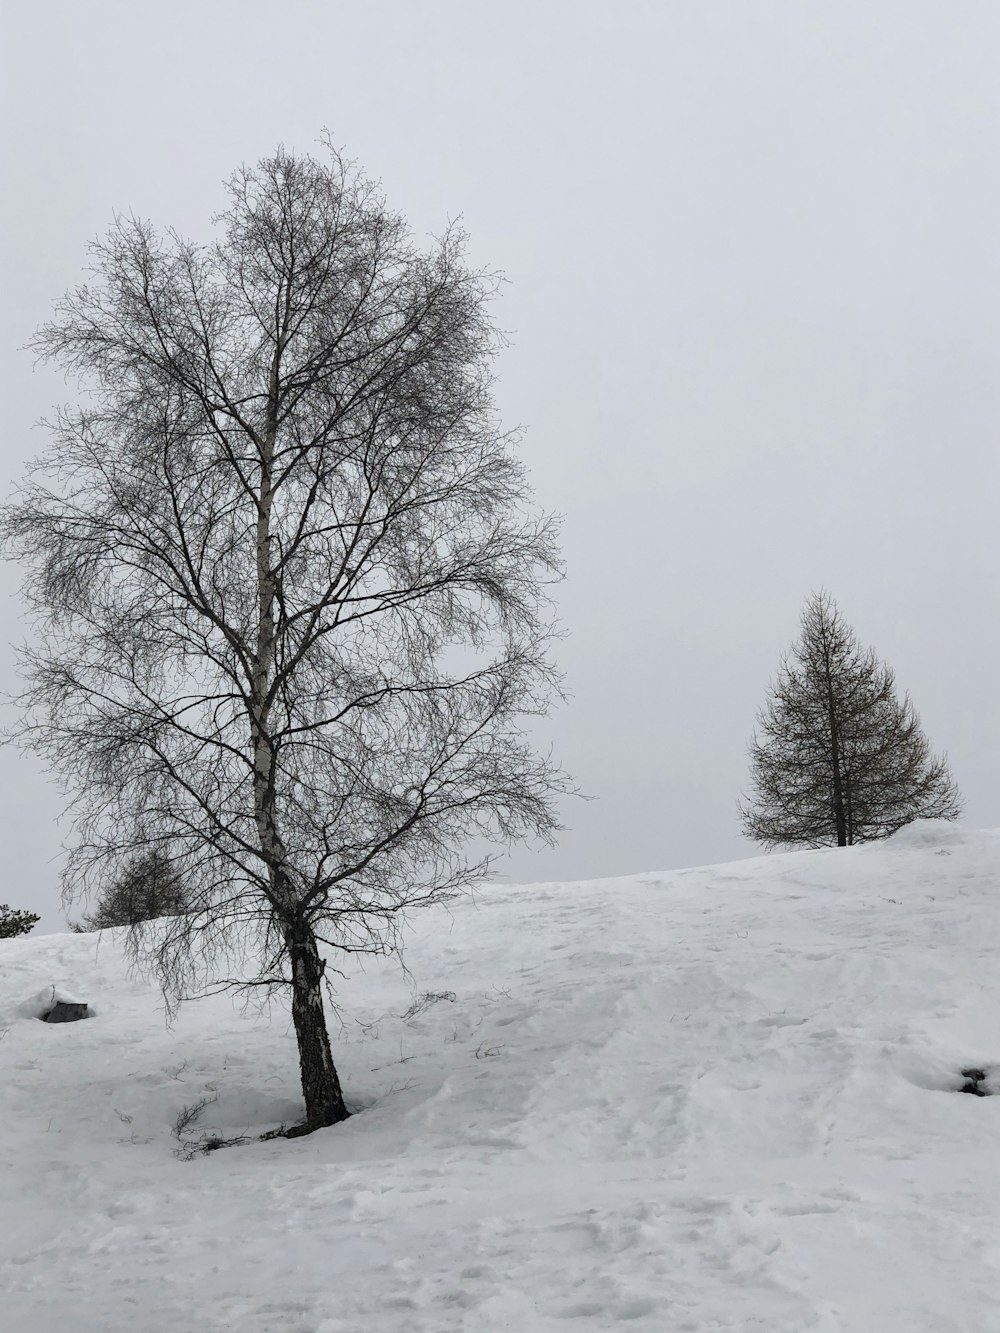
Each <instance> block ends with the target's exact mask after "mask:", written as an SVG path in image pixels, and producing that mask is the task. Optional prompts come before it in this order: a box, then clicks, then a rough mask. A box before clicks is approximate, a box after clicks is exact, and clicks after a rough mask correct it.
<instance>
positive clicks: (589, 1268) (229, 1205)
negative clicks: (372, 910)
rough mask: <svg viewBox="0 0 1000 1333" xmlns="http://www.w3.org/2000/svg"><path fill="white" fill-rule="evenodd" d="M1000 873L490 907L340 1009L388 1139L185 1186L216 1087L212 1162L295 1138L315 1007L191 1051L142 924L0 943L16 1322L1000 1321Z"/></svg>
mask: <svg viewBox="0 0 1000 1333" xmlns="http://www.w3.org/2000/svg"><path fill="white" fill-rule="evenodd" d="M998 884H1000V833H989V832H976V831H970V830H965V829H962V828H955V827H952V826H943V825H922V826H917V827H913V828H910V829H907V830H905V831H904V832H903V833H901V834H899V835H897V836H896V837H895V838H892V839H890V840H889V841H888V842H885V843H881V844H875V845H869V846H866V847H859V848H851V849H848V850H844V851H840V850H832V851H821V852H799V853H793V854H789V855H782V856H770V857H761V858H757V859H754V860H749V861H744V862H736V863H733V864H728V865H721V866H714V867H706V868H703V869H698V870H688V871H679V872H671V873H665V874H644V875H637V876H632V877H629V878H627V879H617V880H599V881H593V882H589V883H572V884H542V885H534V886H530V887H518V888H513V887H510V886H492V887H489V888H486V889H484V890H481V891H480V892H479V893H478V894H477V895H476V897H475V899H474V900H470V901H464V902H461V903H459V904H457V905H456V906H454V907H453V908H452V909H451V911H450V912H447V913H446V912H445V911H443V910H440V911H439V910H434V911H425V912H424V913H422V914H418V915H416V916H414V918H413V920H412V922H411V930H410V933H409V935H408V938H407V949H406V965H407V969H408V971H407V972H403V971H402V970H401V969H400V968H399V967H398V965H397V964H394V963H392V962H391V961H380V962H378V963H369V964H368V965H366V967H365V968H364V969H359V970H357V971H356V973H355V974H354V975H353V976H351V977H350V978H349V979H348V980H346V981H344V982H343V983H342V984H340V1003H341V1006H342V1012H341V1024H342V1026H341V1027H340V1028H339V1029H338V1028H337V1026H336V1024H335V1025H334V1035H335V1038H336V1047H337V1056H338V1061H339V1065H340V1068H341V1073H342V1076H343V1078H344V1081H345V1089H346V1092H347V1095H348V1099H349V1101H350V1102H351V1104H352V1106H353V1107H354V1109H355V1110H356V1111H357V1112H358V1114H356V1115H355V1116H353V1117H352V1119H351V1120H349V1121H348V1122H347V1123H346V1124H344V1125H341V1126H337V1127H335V1128H333V1129H330V1130H326V1131H323V1132H321V1133H318V1134H314V1135H312V1136H310V1137H308V1138H303V1139H296V1140H289V1141H284V1140H282V1141H272V1142H264V1143H260V1142H252V1143H247V1144H246V1145H244V1146H238V1147H232V1148H227V1149H225V1150H221V1151H218V1152H213V1153H211V1154H209V1155H202V1156H196V1157H194V1158H193V1160H189V1161H185V1160H181V1159H180V1158H179V1157H178V1156H176V1155H175V1151H174V1150H175V1148H176V1147H177V1144H176V1141H175V1139H174V1138H173V1137H172V1134H171V1126H172V1124H173V1122H174V1121H175V1119H176V1117H177V1114H178V1112H179V1111H180V1110H181V1108H183V1107H184V1106H187V1105H191V1104H192V1103H195V1102H196V1101H197V1100H198V1099H200V1098H201V1097H204V1096H208V1097H217V1100H215V1101H214V1102H212V1103H210V1104H209V1105H208V1106H207V1107H206V1109H205V1111H204V1113H203V1115H202V1117H201V1119H200V1121H199V1122H197V1124H196V1125H195V1126H194V1127H193V1130H192V1135H191V1136H190V1137H191V1138H193V1139H196V1138H197V1136H198V1134H199V1133H201V1132H204V1133H216V1132H217V1133H219V1134H222V1135H224V1136H227V1137H231V1136H236V1135H239V1134H241V1133H245V1134H251V1135H256V1134H258V1133H260V1132H262V1131H263V1130H265V1129H267V1128H269V1127H272V1126H274V1125H277V1124H280V1123H281V1122H282V1121H286V1122H291V1121H293V1120H294V1119H295V1118H296V1117H297V1115H298V1112H299V1099H298V1087H297V1070H296V1063H295V1051H294V1041H293V1038H292V1035H291V1032H290V1025H289V1022H288V1017H287V1014H286V1013H285V1012H284V1011H283V1010H282V1009H280V1008H277V1007H275V1008H273V1009H272V1010H271V1012H270V1014H268V1013H266V1012H259V1011H257V1010H251V1011H249V1012H244V1011H243V1010H242V1009H241V1008H240V1007H239V1005H234V1003H233V1002H232V1000H231V999H229V998H228V997H215V998H212V999H209V1000H203V1001H199V1002H197V1003H191V1004H189V1005H185V1006H183V1007H182V1010H181V1012H180V1015H179V1016H178V1018H177V1020H176V1022H175V1024H174V1025H173V1027H167V1026H166V1024H165V1021H164V1016H163V1012H162V1005H161V1001H160V999H159V996H158V995H157V993H156V992H155V990H154V989H152V988H151V987H150V986H149V985H147V984H146V983H145V982H144V981H142V980H141V979H137V978H133V977H130V976H129V974H128V970H127V967H126V965H125V963H124V961H123V958H122V954H121V950H120V948H119V945H118V943H117V942H116V940H115V939H114V937H113V935H110V934H105V935H104V936H97V935H65V936H46V937H41V938H37V939H32V938H26V939H19V940H10V941H3V942H0V1031H3V1032H4V1035H3V1037H2V1039H0V1293H3V1294H2V1297H0V1326H2V1327H3V1329H4V1330H8V1329H9V1330H10V1331H11V1333H124V1330H129V1331H130V1333H135V1330H143V1333H167V1331H169V1333H187V1331H189V1330H199V1331H202V1330H205V1331H207V1333H217V1331H221V1330H232V1331H233V1333H268V1331H270V1330H273V1331H274V1333H278V1331H279V1330H280V1333H449V1331H451V1330H466V1331H467V1333H499V1331H500V1330H516V1331H518V1333H555V1331H556V1330H558V1331H559V1333H565V1330H567V1329H569V1328H579V1329H580V1330H605V1329H618V1328H622V1329H631V1328H635V1329H637V1330H638V1329H649V1330H657V1333H709V1331H710V1330H711V1331H712V1333H718V1331H719V1330H733V1331H734V1333H735V1331H737V1330H738V1331H739V1333H751V1331H753V1330H760V1331H761V1333H764V1331H765V1330H766V1333H808V1331H811V1330H820V1331H822V1333H841V1331H844V1333H848V1331H849V1333H869V1331H870V1333H876V1331H877V1333H894V1331H895V1330H900V1331H903V1330H905V1333H951V1331H952V1330H954V1333H958V1331H959V1330H961V1333H967V1331H968V1330H970V1329H972V1330H977V1331H978V1333H989V1330H1000V1155H998V1153H997V1146H996V1145H997V1142H998V1138H1000V1096H997V1097H993V1098H991V1097H984V1098H980V1097H973V1096H962V1095H960V1094H959V1092H958V1089H959V1088H960V1087H961V1085H962V1083H963V1082H964V1080H963V1079H962V1077H961V1072H960V1071H961V1070H962V1069H964V1068H966V1067H970V1066H976V1067H978V1068H980V1069H985V1070H986V1072H987V1075H988V1076H992V1072H993V1070H995V1069H997V1068H998V1067H1000V1058H998V1056H1000V1051H998V1046H1000V987H998V984H997V969H996V955H997V927H998V896H1000V895H998ZM53 986H55V987H57V989H58V991H59V992H60V994H64V995H66V996H72V997H73V998H74V999H83V1000H86V1001H87V1002H88V1003H89V1004H90V1005H91V1006H92V1010H91V1012H92V1013H93V1014H94V1017H93V1018H92V1019H89V1020H88V1021H86V1022H79V1023H69V1024H60V1025H55V1026H50V1025H47V1024H44V1023H40V1022H38V1021H37V1019H36V1018H34V1017H32V1016H31V1015H32V1014H33V1013H35V1012H36V1011H37V1004H38V1001H39V999H40V998H41V999H43V1000H45V1001H48V1000H50V999H51V996H52V987H53ZM408 1011H410V1012H409V1014H408ZM5 1029H6V1030H5ZM4 1030H5V1031H4ZM985 1086H986V1087H987V1089H988V1090H993V1091H997V1092H1000V1082H997V1083H994V1084H991V1083H990V1081H989V1077H988V1079H987V1083H986V1085H985Z"/></svg>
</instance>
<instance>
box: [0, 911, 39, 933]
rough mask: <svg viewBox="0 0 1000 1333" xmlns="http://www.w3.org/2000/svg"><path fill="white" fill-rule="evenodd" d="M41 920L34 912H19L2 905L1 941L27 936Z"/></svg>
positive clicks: (0, 920) (0, 915) (0, 918)
mask: <svg viewBox="0 0 1000 1333" xmlns="http://www.w3.org/2000/svg"><path fill="white" fill-rule="evenodd" d="M40 919H41V918H40V917H39V916H37V915H36V913H34V912H24V911H17V910H15V908H13V907H8V906H7V904H6V903H0V940H11V939H13V938H14V936H15V935H27V933H28V931H29V930H33V929H34V928H35V926H37V925H38V922H39V920H40Z"/></svg>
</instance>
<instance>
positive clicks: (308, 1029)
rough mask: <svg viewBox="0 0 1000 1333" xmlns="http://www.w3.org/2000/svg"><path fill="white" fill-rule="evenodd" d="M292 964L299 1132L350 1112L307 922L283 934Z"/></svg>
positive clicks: (336, 1120)
mask: <svg viewBox="0 0 1000 1333" xmlns="http://www.w3.org/2000/svg"><path fill="white" fill-rule="evenodd" d="M285 943H286V944H287V946H288V953H289V957H290V959H291V966H292V1022H293V1023H294V1025H295V1036H296V1039H297V1041H298V1046H299V1068H300V1070H301V1074H302V1095H303V1096H304V1098H305V1103H306V1118H305V1122H304V1123H303V1124H302V1125H301V1126H299V1127H298V1128H297V1130H296V1131H293V1133H294V1132H297V1133H299V1134H310V1133H312V1131H313V1130H314V1129H322V1128H323V1127H324V1126H326V1125H336V1124H339V1122H340V1121H341V1120H346V1119H347V1118H348V1116H349V1115H350V1111H348V1109H347V1107H346V1106H345V1105H344V1095H343V1093H342V1091H341V1088H340V1079H339V1077H338V1075H337V1070H336V1067H335V1065H334V1063H333V1056H332V1054H331V1052H330V1038H329V1035H328V1033H327V1030H326V1018H325V1016H324V1013H323V970H324V967H325V963H324V962H323V959H322V958H321V957H320V955H319V949H318V948H317V947H316V936H315V935H314V934H313V932H312V928H311V927H310V926H308V925H304V924H299V925H297V926H294V927H292V928H290V929H289V930H288V931H287V932H286V934H285Z"/></svg>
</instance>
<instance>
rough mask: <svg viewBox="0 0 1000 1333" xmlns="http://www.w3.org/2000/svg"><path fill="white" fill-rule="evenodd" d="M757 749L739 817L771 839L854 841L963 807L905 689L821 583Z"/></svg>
mask: <svg viewBox="0 0 1000 1333" xmlns="http://www.w3.org/2000/svg"><path fill="white" fill-rule="evenodd" d="M749 753H750V762H751V780H752V792H751V795H750V797H749V799H748V800H747V801H746V802H745V803H744V805H743V807H742V809H741V814H742V818H743V828H744V832H745V833H746V834H747V836H748V837H750V838H753V839H754V840H755V841H757V842H762V843H765V844H766V845H767V846H769V847H775V846H805V847H826V846H837V847H847V846H850V845H851V844H852V843H856V842H870V841H872V840H873V839H876V838H886V837H888V836H889V835H890V834H891V833H895V832H896V830H897V829H900V828H902V827H903V825H905V824H909V823H911V822H912V821H913V820H914V819H955V818H956V817H957V816H958V814H959V813H960V809H961V802H960V798H959V794H958V789H957V787H956V786H955V783H954V782H953V780H952V777H951V774H950V772H949V769H948V765H947V762H946V760H945V759H944V758H938V757H936V756H934V755H932V754H931V751H930V746H929V743H928V741H927V737H926V736H925V735H924V733H923V730H922V729H921V726H920V718H919V717H918V716H917V712H916V710H915V709H914V707H913V704H912V703H911V701H910V699H909V696H908V695H905V694H904V695H902V696H900V694H899V693H898V691H897V689H896V681H895V676H894V674H893V672H892V670H891V669H890V668H889V667H887V666H886V665H885V664H884V663H882V662H880V661H879V660H878V658H877V656H876V655H875V653H874V652H873V651H872V650H871V649H870V648H864V647H862V645H861V644H860V643H859V641H858V638H857V635H856V634H855V632H854V630H853V629H852V628H851V626H850V625H848V624H847V622H846V621H845V620H844V618H843V617H842V615H841V614H840V611H839V610H838V608H837V605H836V603H835V602H834V600H833V598H832V597H830V595H829V594H828V593H825V592H820V593H816V594H814V595H813V596H811V597H810V598H809V600H808V601H807V602H806V605H805V608H804V610H803V613H802V630H801V634H800V637H799V639H798V642H797V643H795V644H794V645H793V647H792V649H791V650H790V652H789V653H788V654H787V655H786V656H785V657H784V658H783V660H782V662H781V665H780V667H779V669H778V674H777V678H776V679H775V681H774V682H773V683H772V685H771V687H770V695H769V698H768V700H767V702H766V703H765V705H764V707H763V709H762V710H761V712H760V713H759V714H758V718H757V729H756V732H755V734H754V737H753V740H752V741H751V743H750V749H749Z"/></svg>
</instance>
